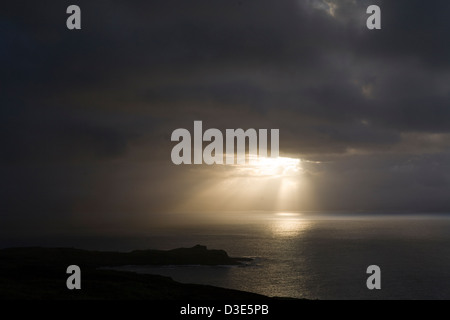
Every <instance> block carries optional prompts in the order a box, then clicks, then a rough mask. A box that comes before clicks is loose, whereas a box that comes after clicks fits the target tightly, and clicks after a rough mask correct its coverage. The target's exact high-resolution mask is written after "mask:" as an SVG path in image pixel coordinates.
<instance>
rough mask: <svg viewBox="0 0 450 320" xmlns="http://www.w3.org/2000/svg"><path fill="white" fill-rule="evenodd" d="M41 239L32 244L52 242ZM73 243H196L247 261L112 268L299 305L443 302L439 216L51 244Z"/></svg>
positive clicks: (255, 224) (446, 282)
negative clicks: (301, 301) (372, 269)
mask: <svg viewBox="0 0 450 320" xmlns="http://www.w3.org/2000/svg"><path fill="white" fill-rule="evenodd" d="M41 241H43V243H40V244H39V243H37V244H35V245H46V244H50V241H54V240H50V239H47V240H41ZM45 241H48V242H49V243H45ZM74 241H76V243H77V247H81V248H86V249H97V250H119V251H128V250H134V249H173V248H177V247H191V246H194V245H196V244H202V245H206V246H207V247H208V248H209V249H224V250H226V251H227V253H228V254H229V255H230V256H233V257H250V258H253V260H252V261H251V262H249V263H246V264H244V265H243V266H214V267H209V266H163V267H151V266H126V267H121V268H118V269H120V270H127V271H134V272H138V273H150V274H160V275H165V276H170V277H172V278H173V279H174V280H177V281H180V282H183V283H199V284H209V285H215V286H220V287H226V288H232V289H239V290H245V291H251V292H255V293H260V294H264V295H268V296H277V297H294V298H307V299H450V218H448V216H447V215H439V216H429V215H426V216H425V215H415V216H393V217H392V216H388V215H382V216H366V217H358V216H345V217H344V216H341V217H320V218H314V217H309V216H308V217H304V216H302V215H298V214H278V215H273V217H271V218H269V219H261V221H251V222H250V221H249V222H239V223H227V224H211V225H203V226H201V227H193V226H191V227H184V228H175V229H163V230H161V229H160V230H158V231H154V232H152V233H151V234H150V235H145V236H139V237H124V238H102V239H98V238H97V239H94V238H77V239H76V240H74V239H64V240H60V242H59V243H58V245H61V246H70V245H71V244H73V243H74ZM83 241H84V242H83ZM53 243H54V242H52V244H53ZM370 265H377V266H379V267H380V269H381V290H369V289H368V288H367V286H366V280H367V278H368V277H369V274H367V273H366V272H367V267H368V266H370Z"/></svg>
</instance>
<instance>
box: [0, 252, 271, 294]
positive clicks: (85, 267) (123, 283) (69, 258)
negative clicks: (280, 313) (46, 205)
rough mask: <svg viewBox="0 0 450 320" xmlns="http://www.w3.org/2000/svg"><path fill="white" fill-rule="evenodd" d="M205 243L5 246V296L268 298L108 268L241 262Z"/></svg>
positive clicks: (1, 258)
mask: <svg viewBox="0 0 450 320" xmlns="http://www.w3.org/2000/svg"><path fill="white" fill-rule="evenodd" d="M245 260H248V258H232V257H229V256H228V254H227V253H226V252H225V251H223V250H209V249H207V247H205V246H200V245H197V246H194V247H192V248H178V249H173V250H167V251H163V250H139V251H132V252H107V251H88V250H80V249H73V248H41V247H35V248H9V249H2V250H0V284H1V285H0V300H186V299H188V300H224V299H228V300H230V299H231V300H268V299H275V298H271V297H268V296H264V295H260V294H256V293H251V292H246V291H240V290H233V289H226V288H220V287H215V286H209V285H200V284H185V283H180V282H177V281H174V280H173V279H172V278H170V277H165V276H159V275H149V274H137V273H134V272H127V271H116V270H105V269H102V268H104V267H114V266H122V265H130V264H133V265H155V266H162V265H190V264H196V265H207V266H215V265H239V264H241V261H245ZM69 265H77V266H79V267H80V269H81V279H82V280H81V283H82V284H81V289H80V290H69V289H67V287H66V280H67V278H68V277H69V276H70V275H68V274H67V273H66V269H67V267H68V266H69Z"/></svg>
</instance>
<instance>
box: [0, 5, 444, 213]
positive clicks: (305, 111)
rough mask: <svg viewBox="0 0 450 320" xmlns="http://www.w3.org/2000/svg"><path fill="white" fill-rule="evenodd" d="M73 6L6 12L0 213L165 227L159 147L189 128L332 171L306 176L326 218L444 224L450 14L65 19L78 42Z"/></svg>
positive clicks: (123, 12)
mask: <svg viewBox="0 0 450 320" xmlns="http://www.w3.org/2000/svg"><path fill="white" fill-rule="evenodd" d="M70 4H72V3H69V2H67V1H40V2H36V3H34V2H33V3H30V2H28V1H14V2H10V3H8V4H3V5H2V10H1V12H0V27H1V28H0V38H1V42H0V61H1V71H2V72H1V73H0V83H1V88H0V89H1V92H2V94H1V97H0V102H1V111H0V112H1V120H0V122H1V129H0V133H1V143H2V148H3V152H2V156H1V161H2V165H3V167H4V172H7V175H8V179H6V180H4V182H2V183H4V185H3V186H2V187H3V189H2V190H4V192H3V193H2V194H3V197H5V198H7V199H8V201H7V203H8V205H7V206H6V207H5V208H6V209H5V210H6V211H8V212H9V211H10V212H17V211H21V212H26V211H30V210H31V208H33V205H36V203H39V206H37V207H38V208H40V209H39V210H40V211H46V210H47V211H49V212H77V211H84V212H93V211H97V212H101V211H105V212H106V211H117V212H118V211H121V210H122V211H124V212H125V211H128V212H130V211H143V210H144V209H143V208H145V209H146V210H149V211H151V210H152V209H153V208H157V209H161V210H163V209H164V208H165V202H173V201H176V199H178V198H181V195H180V196H179V197H178V195H179V193H180V192H181V191H180V190H179V189H178V188H176V187H175V186H174V185H175V184H176V183H177V179H178V177H179V176H178V175H179V174H180V173H179V171H178V170H179V168H173V167H171V166H170V162H169V161H170V149H171V146H172V144H171V142H170V134H171V132H172V131H173V130H174V129H176V128H179V127H185V128H189V129H190V128H191V127H192V122H193V121H194V120H203V121H204V126H205V127H218V128H222V129H223V128H238V127H244V128H249V127H255V128H280V130H281V152H282V154H283V153H284V154H287V155H291V156H296V157H301V158H303V159H308V160H311V161H324V163H327V164H329V163H333V164H334V165H323V166H322V167H321V166H319V165H317V164H316V165H317V166H319V167H318V169H317V170H319V169H320V168H322V169H320V170H324V172H325V173H326V174H323V175H318V174H317V175H316V174H315V173H317V172H316V171H314V170H313V169H311V175H312V177H313V178H314V179H315V181H316V182H315V185H316V186H317V193H318V194H319V195H321V197H320V198H321V202H322V203H323V207H330V208H340V207H345V208H347V207H351V206H352V205H351V204H352V203H354V204H355V206H357V207H362V202H365V203H366V204H367V205H366V207H369V208H377V207H390V206H392V207H395V208H400V207H401V208H406V207H408V206H409V207H412V208H414V207H415V206H416V203H413V202H410V201H409V199H411V198H414V199H416V200H414V201H419V200H417V199H421V198H420V197H418V196H417V195H419V194H421V195H423V205H421V206H420V207H423V208H424V209H426V208H427V207H428V208H430V209H433V210H434V209H437V208H448V206H447V205H448V202H447V200H445V199H444V198H445V197H444V194H445V192H447V191H448V190H449V185H448V179H447V177H446V176H445V175H439V174H438V173H439V172H440V170H441V169H436V168H442V170H445V168H444V167H445V165H444V164H443V163H444V161H443V160H442V159H445V157H447V156H446V155H447V151H448V147H449V143H448V141H449V137H448V132H449V129H450V107H449V102H450V96H449V94H450V87H449V86H450V85H449V83H450V69H449V61H450V59H449V58H448V57H450V43H449V42H448V41H446V39H448V35H449V33H450V21H449V20H448V19H447V13H448V12H449V10H450V4H449V3H448V1H433V2H432V3H430V2H426V1H350V0H348V1H347V0H342V1H338V0H327V1H325V0H309V1H214V2H212V1H206V0H204V1H197V0H194V1H128V2H125V1H95V2H94V1H77V5H79V6H80V7H81V10H82V30H81V31H68V30H67V29H66V26H65V22H66V21H65V20H66V18H67V15H66V14H65V11H66V8H67V6H68V5H70ZM370 4H378V5H380V6H381V8H382V30H379V31H369V30H367V28H366V27H365V22H366V18H367V14H366V13H365V10H366V8H367V6H368V5H370ZM415 156H423V157H424V158H423V159H426V160H423V162H421V164H420V166H419V167H414V170H411V171H409V173H408V175H402V174H400V173H399V172H394V171H392V170H391V168H394V167H396V166H397V167H399V168H400V167H401V165H402V163H405V162H408V161H409V160H410V159H411V158H413V157H415ZM115 161H116V162H115ZM434 161H438V162H439V163H440V164H441V167H427V165H426V163H434ZM143 162H145V163H146V165H145V166H142V163H143ZM167 162H168V163H167ZM127 164H128V165H127ZM348 164H351V167H352V168H353V170H355V171H354V173H348V174H344V173H343V172H346V171H345V170H344V171H343V169H342V166H346V165H348ZM136 167H139V168H140V169H141V170H144V171H145V172H146V174H138V173H136V170H137V169H135V168H136ZM58 168H64V169H58ZM100 168H103V169H102V170H101V169H100ZM105 168H109V170H106V169H105ZM431 168H435V169H433V170H434V171H432V169H431ZM81 172H82V174H81ZM152 172H154V174H155V175H156V176H157V178H156V177H155V176H152V174H153V173H152ZM156 172H157V174H156ZM381 173H383V174H381ZM127 177H128V178H127ZM323 177H328V178H326V179H325V178H323ZM380 177H383V179H381V180H382V182H381V180H380ZM5 181H6V182H5ZM412 181H414V183H411V182H412ZM27 182H29V183H28V185H29V187H27V188H26V189H22V188H21V187H20V186H22V185H27ZM328 182H329V183H328ZM6 183H8V184H10V185H11V186H12V187H11V188H8V187H7V185H6ZM344 183H345V184H348V186H349V187H348V189H345V188H342V187H339V186H341V185H342V184H344ZM416 184H417V186H418V187H417V188H414V187H412V186H414V185H416ZM31 186H33V187H31ZM61 186H65V187H64V188H62V187H61ZM92 186H95V188H94V189H92V188H93V187H92ZM105 186H108V187H107V188H105ZM113 186H114V187H113ZM386 186H391V187H392V188H394V186H396V187H395V190H397V192H391V193H388V192H387V191H386V190H388V189H389V188H386ZM139 188H145V189H146V190H148V191H149V193H145V194H140V193H139V191H138V190H140V189H139ZM336 189H339V192H337V193H334V192H333V190H336ZM62 190H66V191H64V192H63V191H62ZM95 190H103V192H100V193H98V192H95ZM174 190H176V191H174ZM346 190H347V191H346ZM350 190H352V191H350ZM389 190H390V189H389ZM402 190H403V191H402ZM177 193H178V195H177ZM447 193H448V192H447ZM394 195H395V196H394ZM21 197H22V198H27V199H30V201H29V203H30V204H29V205H27V204H26V203H20V198H21ZM32 199H34V200H33V201H31V200H32ZM130 203H133V204H132V205H130ZM19 204H20V205H19ZM359 204H361V206H360V205H359ZM446 206H447V207H446ZM19 209H20V210H19Z"/></svg>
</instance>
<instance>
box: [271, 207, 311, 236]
mask: <svg viewBox="0 0 450 320" xmlns="http://www.w3.org/2000/svg"><path fill="white" fill-rule="evenodd" d="M271 226H272V233H273V235H274V236H276V237H295V236H298V235H300V234H301V233H303V232H304V231H306V230H308V229H309V228H310V226H311V223H310V222H309V221H308V220H305V219H303V218H301V215H300V214H298V213H289V212H280V213H277V214H276V217H275V218H274V219H272V223H271Z"/></svg>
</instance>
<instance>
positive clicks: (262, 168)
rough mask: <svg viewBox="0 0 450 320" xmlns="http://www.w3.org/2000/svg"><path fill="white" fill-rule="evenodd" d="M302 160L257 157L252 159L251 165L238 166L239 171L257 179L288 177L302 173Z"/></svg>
mask: <svg viewBox="0 0 450 320" xmlns="http://www.w3.org/2000/svg"><path fill="white" fill-rule="evenodd" d="M300 164H301V161H300V159H295V158H287V157H278V158H265V157H255V158H252V159H250V161H249V164H245V165H237V166H236V167H237V169H238V170H239V171H240V172H242V173H246V174H248V175H251V176H257V177H265V176H269V177H286V176H294V175H297V174H298V173H300Z"/></svg>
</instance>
